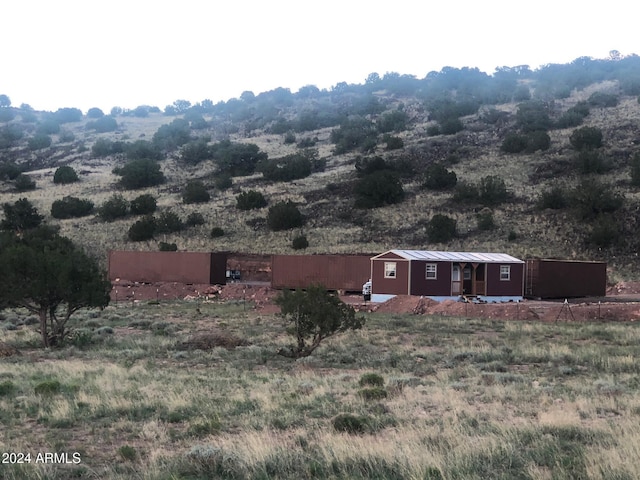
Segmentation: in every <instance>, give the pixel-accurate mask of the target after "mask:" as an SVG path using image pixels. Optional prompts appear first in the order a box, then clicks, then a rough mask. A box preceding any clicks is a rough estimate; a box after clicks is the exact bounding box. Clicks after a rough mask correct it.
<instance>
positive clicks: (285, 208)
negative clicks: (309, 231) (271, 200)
mask: <svg viewBox="0 0 640 480" xmlns="http://www.w3.org/2000/svg"><path fill="white" fill-rule="evenodd" d="M303 225H304V217H303V216H302V213H300V210H298V207H296V205H295V204H294V203H293V202H292V201H291V200H288V201H286V202H278V203H276V204H275V205H274V206H272V207H269V213H268V214H267V226H268V227H269V229H270V230H272V231H274V232H276V231H280V230H290V229H292V228H299V227H302V226H303Z"/></svg>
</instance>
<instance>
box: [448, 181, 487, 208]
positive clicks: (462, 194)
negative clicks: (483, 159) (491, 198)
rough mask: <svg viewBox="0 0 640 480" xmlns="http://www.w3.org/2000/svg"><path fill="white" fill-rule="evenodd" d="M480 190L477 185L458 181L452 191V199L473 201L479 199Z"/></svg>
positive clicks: (464, 201)
mask: <svg viewBox="0 0 640 480" xmlns="http://www.w3.org/2000/svg"><path fill="white" fill-rule="evenodd" d="M479 199H480V192H479V191H478V186H477V185H474V184H473V183H470V182H465V181H462V182H458V183H457V184H456V187H455V190H454V192H453V200H455V201H456V202H461V203H474V202H477V201H479Z"/></svg>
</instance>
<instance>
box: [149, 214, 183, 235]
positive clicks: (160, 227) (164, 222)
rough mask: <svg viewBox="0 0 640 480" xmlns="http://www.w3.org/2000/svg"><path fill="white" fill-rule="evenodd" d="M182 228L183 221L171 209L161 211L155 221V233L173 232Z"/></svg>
mask: <svg viewBox="0 0 640 480" xmlns="http://www.w3.org/2000/svg"><path fill="white" fill-rule="evenodd" d="M182 230H184V222H183V221H182V220H181V219H180V217H179V216H178V214H177V213H174V212H172V211H171V210H165V211H164V212H162V213H161V214H160V215H159V216H158V219H157V221H156V230H155V231H156V233H175V232H180V231H182Z"/></svg>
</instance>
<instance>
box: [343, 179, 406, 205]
mask: <svg viewBox="0 0 640 480" xmlns="http://www.w3.org/2000/svg"><path fill="white" fill-rule="evenodd" d="M355 194H356V201H355V206H356V208H378V207H382V206H384V205H392V204H394V203H399V202H401V201H402V200H403V199H404V189H403V188H402V182H401V181H400V178H399V177H398V175H397V174H396V173H395V172H391V171H388V170H378V171H375V172H373V173H371V174H369V175H366V176H364V177H362V178H361V179H360V180H359V181H358V183H357V184H356V187H355Z"/></svg>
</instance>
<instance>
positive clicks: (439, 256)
mask: <svg viewBox="0 0 640 480" xmlns="http://www.w3.org/2000/svg"><path fill="white" fill-rule="evenodd" d="M385 253H394V254H396V255H398V256H399V257H402V258H405V259H407V260H433V261H449V262H479V263H524V262H523V261H522V260H520V259H518V258H515V257H512V256H511V255H507V254H506V253H478V252H438V251H431V250H389V251H388V252H385ZM381 255H384V253H383V254H381ZM379 256H380V255H378V257H379ZM373 258H377V257H373Z"/></svg>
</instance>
